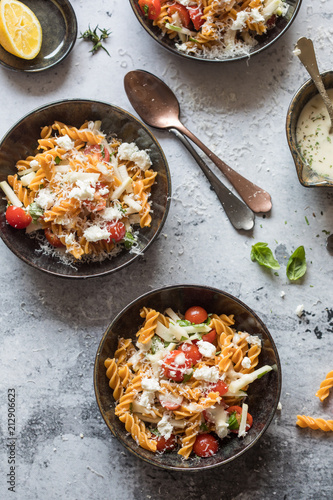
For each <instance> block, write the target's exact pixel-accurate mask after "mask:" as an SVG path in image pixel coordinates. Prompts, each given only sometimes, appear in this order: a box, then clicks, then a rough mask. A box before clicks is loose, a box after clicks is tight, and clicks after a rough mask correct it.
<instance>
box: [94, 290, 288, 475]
mask: <svg viewBox="0 0 333 500" xmlns="http://www.w3.org/2000/svg"><path fill="white" fill-rule="evenodd" d="M179 288H183V289H187V288H190V289H193V288H194V289H198V290H202V289H205V290H209V291H211V292H213V293H217V294H219V295H223V296H225V297H226V298H228V299H231V300H233V301H235V302H237V303H238V305H240V306H241V307H243V308H244V309H246V311H248V312H249V313H250V314H251V315H253V316H254V317H255V319H256V320H257V321H258V322H259V323H260V325H261V327H262V329H263V330H264V332H265V334H266V335H267V337H268V339H269V340H270V342H271V345H272V348H273V350H274V354H275V357H276V367H277V369H276V372H277V376H278V384H277V394H276V397H275V401H274V404H273V406H272V410H271V414H270V416H269V418H268V419H267V421H266V423H265V426H264V427H263V428H262V429H261V430H260V432H259V433H258V435H257V436H256V437H255V438H254V439H253V441H251V443H249V444H248V445H247V446H246V447H245V448H244V449H243V450H241V451H239V452H238V453H236V454H235V455H233V456H232V457H230V458H228V459H226V460H225V461H223V462H222V463H218V464H212V465H208V466H205V465H204V464H203V466H202V467H201V468H198V467H191V466H189V467H186V468H179V467H177V466H173V465H165V464H157V463H152V462H151V461H150V460H149V459H148V458H146V457H144V456H142V455H141V454H140V453H138V452H137V451H136V450H135V449H133V448H131V446H129V445H127V443H126V442H124V441H122V440H121V441H120V440H119V438H118V436H117V435H116V433H115V432H114V430H113V427H112V425H110V424H109V422H108V421H107V419H106V417H105V412H104V410H103V409H102V403H101V399H100V396H99V391H98V384H97V378H98V377H97V372H98V367H99V357H100V353H101V351H102V349H103V347H104V344H105V342H106V341H107V338H108V336H109V332H111V330H112V328H113V326H114V325H115V324H116V323H117V321H118V320H119V319H120V318H121V317H122V316H123V315H124V314H125V313H126V312H127V311H128V310H129V309H130V308H131V307H132V306H133V305H135V304H136V302H138V301H141V300H143V299H144V298H146V297H147V298H148V297H150V296H151V295H153V294H155V293H160V292H163V291H165V290H174V289H179ZM93 383H94V392H95V397H96V401H97V405H98V408H99V411H100V413H101V415H102V417H103V420H104V422H105V423H106V425H107V427H108V428H109V430H110V431H111V432H112V434H113V435H114V436H115V437H116V438H117V439H118V441H119V442H120V443H121V444H122V445H123V446H124V447H125V448H126V449H127V450H128V451H129V452H131V453H132V454H134V455H135V456H136V457H138V458H140V459H141V460H144V461H145V462H146V463H148V464H150V465H154V466H155V467H158V468H160V469H164V470H172V471H177V472H199V471H201V470H203V469H205V470H208V469H214V468H215V467H221V466H222V465H226V464H227V463H230V462H232V461H233V460H235V459H236V458H238V457H240V456H241V455H243V454H244V453H245V452H246V451H248V450H249V449H250V448H252V447H253V446H254V445H255V444H256V443H257V442H258V441H259V439H260V438H261V437H262V436H263V434H264V433H265V432H266V430H267V429H268V427H269V426H270V424H271V422H272V420H273V418H274V415H275V413H276V410H277V407H278V404H279V401H280V395H281V389H282V367H281V362H280V357H279V353H278V350H277V347H276V344H275V342H274V339H273V337H272V335H271V333H270V332H269V330H268V329H267V327H266V325H265V324H264V322H263V321H262V320H261V319H260V318H259V316H258V315H257V314H256V313H255V312H254V311H253V310H252V309H251V308H250V307H249V306H248V305H246V304H245V303H244V302H242V301H241V300H240V299H238V298H237V297H235V296H234V295H231V294H230V293H228V292H225V291H224V290H219V289H217V288H215V287H212V286H209V285H198V284H178V285H168V286H163V287H159V288H155V289H153V290H150V291H149V292H146V293H144V294H142V295H140V296H139V297H137V298H136V299H134V300H132V301H131V302H130V303H129V304H128V305H127V306H125V307H124V308H123V309H122V310H121V311H120V312H118V313H117V315H116V316H115V317H114V319H113V320H112V321H111V323H110V324H109V325H108V326H107V328H106V330H105V332H104V334H103V337H102V339H101V341H100V342H99V345H98V348H97V352H96V357H95V363H94V371H93ZM110 394H111V392H110Z"/></svg>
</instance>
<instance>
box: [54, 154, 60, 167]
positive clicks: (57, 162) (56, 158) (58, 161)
mask: <svg viewBox="0 0 333 500" xmlns="http://www.w3.org/2000/svg"><path fill="white" fill-rule="evenodd" d="M54 161H55V162H56V164H57V165H59V163H60V162H61V160H60V158H59V156H56V157H55V158H54Z"/></svg>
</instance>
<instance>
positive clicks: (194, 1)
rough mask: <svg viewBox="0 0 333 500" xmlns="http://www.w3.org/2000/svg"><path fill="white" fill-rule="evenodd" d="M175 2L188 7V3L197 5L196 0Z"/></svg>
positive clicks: (178, 0)
mask: <svg viewBox="0 0 333 500" xmlns="http://www.w3.org/2000/svg"><path fill="white" fill-rule="evenodd" d="M176 2H177V3H180V4H181V5H184V7H188V6H189V5H197V1H196V0H176Z"/></svg>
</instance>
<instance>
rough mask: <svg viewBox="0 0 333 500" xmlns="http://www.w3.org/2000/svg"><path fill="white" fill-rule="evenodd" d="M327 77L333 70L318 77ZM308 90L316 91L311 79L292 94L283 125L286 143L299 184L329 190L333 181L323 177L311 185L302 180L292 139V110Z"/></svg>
mask: <svg viewBox="0 0 333 500" xmlns="http://www.w3.org/2000/svg"><path fill="white" fill-rule="evenodd" d="M328 75H331V76H332V78H333V70H327V71H323V72H321V73H320V76H321V77H322V78H323V79H325V77H326V76H328ZM310 88H313V90H316V86H315V84H314V82H313V80H312V78H309V79H307V80H306V81H305V82H303V83H302V85H301V86H300V87H299V88H298V89H297V90H296V92H295V93H294V95H293V97H292V99H291V101H290V104H289V106H288V111H287V116H286V125H285V129H286V136H287V142H288V146H289V149H290V153H291V155H292V158H293V160H294V165H295V168H296V173H297V178H298V180H299V182H300V184H301V185H302V186H304V187H306V188H318V187H319V188H327V189H329V188H332V187H333V180H327V179H325V178H324V177H322V179H323V180H322V182H317V183H312V182H307V181H306V180H305V179H303V176H302V171H303V166H304V162H303V159H302V157H301V155H300V153H299V151H298V148H297V143H296V141H294V139H293V130H294V127H293V126H292V121H293V113H294V109H295V106H296V105H297V102H298V100H299V98H300V97H301V96H302V94H303V93H304V92H306V91H307V90H308V89H310ZM332 88H333V87H332ZM317 94H319V92H318V90H316V94H315V95H317ZM310 99H311V97H310V98H309V99H308V101H309V100H310ZM308 101H307V102H308ZM297 119H298V117H297ZM296 125H297V121H296V123H295V129H296ZM298 165H299V167H298Z"/></svg>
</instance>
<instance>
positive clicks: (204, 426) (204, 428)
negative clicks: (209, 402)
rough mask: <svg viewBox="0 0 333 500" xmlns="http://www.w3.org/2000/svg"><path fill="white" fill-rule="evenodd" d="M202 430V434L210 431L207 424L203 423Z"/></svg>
mask: <svg viewBox="0 0 333 500" xmlns="http://www.w3.org/2000/svg"><path fill="white" fill-rule="evenodd" d="M200 430H201V431H202V432H207V431H208V426H207V425H206V424H205V422H202V424H201V425H200Z"/></svg>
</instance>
